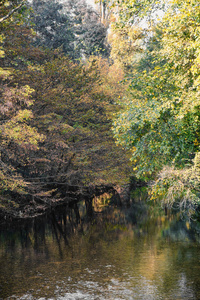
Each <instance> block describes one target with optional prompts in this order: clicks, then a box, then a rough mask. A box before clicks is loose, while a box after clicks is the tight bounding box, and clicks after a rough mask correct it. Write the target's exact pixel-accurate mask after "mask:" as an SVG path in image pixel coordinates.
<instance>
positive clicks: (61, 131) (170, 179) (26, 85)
mask: <svg viewBox="0 0 200 300" xmlns="http://www.w3.org/2000/svg"><path fill="white" fill-rule="evenodd" d="M96 3H97V5H98V6H97V7H98V8H99V11H98V10H94V9H93V8H92V7H90V6H88V5H87V3H86V2H85V1H84V0H73V1H72V0H67V1H64V2H63V1H62V2H61V1H56V0H51V1H46V0H42V1H38V0H35V1H31V2H29V1H19V0H12V1H8V0H3V1H1V3H0V30H1V31H0V61H1V66H0V85H1V92H0V93H1V98H0V99H1V100H0V101H1V102H0V114H1V123H0V138H1V146H0V147H1V149H0V150H1V151H0V179H1V183H0V190H1V193H0V197H1V199H0V205H1V208H2V209H6V210H7V211H8V209H9V208H13V207H14V208H18V210H20V211H21V212H22V211H23V207H24V205H25V203H26V204H27V203H28V205H29V206H28V209H26V213H27V214H29V215H30V214H31V211H32V210H33V211H34V209H35V207H36V206H38V205H40V206H41V207H42V205H47V204H48V205H52V201H53V202H54V203H56V202H59V201H60V200H61V199H65V198H67V197H68V198H69V197H70V196H71V197H72V196H73V195H75V196H76V197H78V195H80V194H81V192H82V193H83V191H87V193H89V191H90V190H92V187H93V188H94V187H102V186H104V187H105V186H107V187H111V186H118V185H124V184H125V183H127V182H129V178H130V177H131V176H132V175H134V177H136V178H138V179H142V180H144V181H147V182H150V183H151V184H150V192H149V194H150V198H151V200H152V201H154V202H157V201H158V202H159V203H162V204H163V205H164V206H168V207H174V206H176V207H178V208H179V209H180V210H181V211H184V212H187V213H188V214H190V215H192V214H193V213H194V212H195V211H197V210H198V207H199V199H200V187H199V180H200V177H199V176H200V175H199V173H200V154H199V153H200V151H199V146H200V87H199V86H200V5H199V1H198V0H187V1H181V0H170V1H157V0H142V1H138V0H118V1H116V0H107V1H106V0H99V1H96ZM108 29H109V30H108ZM129 159H130V163H129ZM130 164H131V166H132V167H131V168H130ZM73 193H74V194H73ZM91 195H92V194H91ZM91 195H90V196H91ZM24 212H25V211H24Z"/></svg>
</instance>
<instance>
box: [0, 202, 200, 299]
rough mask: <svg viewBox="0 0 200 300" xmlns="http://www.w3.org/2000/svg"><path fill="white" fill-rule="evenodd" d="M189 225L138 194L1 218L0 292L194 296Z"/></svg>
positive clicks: (195, 251) (199, 279)
mask: <svg viewBox="0 0 200 300" xmlns="http://www.w3.org/2000/svg"><path fill="white" fill-rule="evenodd" d="M195 226H196V225H195ZM193 227H194V225H192V224H190V223H189V222H188V221H184V220H183V219H182V218H178V217H177V216H175V215H173V214H171V215H168V216H166V215H164V213H163V212H162V211H161V212H160V211H159V210H156V209H153V208H152V207H149V206H148V205H146V204H145V203H143V202H140V201H139V202H134V201H133V203H132V204H131V207H130V208H119V207H114V206H109V207H107V208H105V207H101V206H99V207H95V211H94V213H93V215H91V214H90V215H88V214H87V213H86V209H85V206H84V204H83V203H80V204H79V205H78V206H76V207H74V208H70V207H67V206H61V207H59V208H58V209H57V210H55V211H53V212H52V214H49V215H46V216H43V217H40V218H37V219H32V220H28V221H24V222H15V224H14V225H13V224H12V226H11V225H9V226H8V225H6V226H4V225H1V232H0V299H40V300H44V299H59V300H64V299H69V300H72V299H73V300H74V299H76V300H77V299H89V300H94V299H113V300H118V299H141V300H145V299H146V300H151V299H152V300H156V299H164V300H167V299H170V300H173V299H187V300H189V299H200V244H199V243H200V238H199V234H198V230H196V229H194V228H193Z"/></svg>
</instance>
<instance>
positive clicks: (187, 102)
mask: <svg viewBox="0 0 200 300" xmlns="http://www.w3.org/2000/svg"><path fill="white" fill-rule="evenodd" d="M197 2H198V1H192V2H187V3H184V4H183V3H182V2H181V1H173V3H172V5H171V6H170V7H169V9H168V11H167V12H166V14H165V16H164V17H163V20H162V21H161V22H160V23H159V24H158V26H157V27H155V29H154V35H153V36H152V38H151V40H150V43H149V47H148V49H147V52H146V53H145V54H144V56H143V58H142V59H141V60H140V62H139V63H138V66H137V67H135V69H134V72H133V74H132V76H131V77H130V78H129V79H130V82H131V83H130V87H129V90H130V93H129V95H128V96H127V98H126V99H124V110H122V112H121V113H120V114H119V115H118V118H117V119H116V121H115V123H114V133H115V137H116V139H117V141H118V142H119V143H120V144H121V145H123V146H124V147H126V148H129V149H131V150H132V153H133V154H132V161H133V163H134V165H135V166H134V169H135V172H136V174H137V175H138V176H147V175H150V174H152V173H153V174H155V172H157V171H158V170H160V169H161V168H162V167H163V165H168V164H169V165H170V164H172V163H175V165H178V166H179V167H180V166H182V167H183V166H184V165H185V163H187V162H188V160H190V159H191V158H193V157H194V154H195V153H196V152H197V151H199V134H200V132H199V88H198V82H199V72H198V70H199V68H198V64H199V50H198V49H199V39H198V35H199V21H200V20H199V10H198V9H197V8H198V3H197ZM158 28H159V29H158ZM153 44H154V47H152V46H153ZM174 44H176V47H174Z"/></svg>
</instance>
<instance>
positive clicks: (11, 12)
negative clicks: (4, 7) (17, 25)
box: [0, 0, 26, 23]
mask: <svg viewBox="0 0 200 300" xmlns="http://www.w3.org/2000/svg"><path fill="white" fill-rule="evenodd" d="M25 2H26V0H23V1H22V3H21V4H19V5H18V6H17V7H15V8H14V9H12V10H11V11H10V12H9V13H8V14H7V15H6V16H4V17H3V18H1V19H0V23H2V22H4V21H5V20H6V19H8V18H10V16H11V15H12V14H14V13H15V12H16V11H17V10H19V9H20V8H21V7H22V5H23V4H24V3H25Z"/></svg>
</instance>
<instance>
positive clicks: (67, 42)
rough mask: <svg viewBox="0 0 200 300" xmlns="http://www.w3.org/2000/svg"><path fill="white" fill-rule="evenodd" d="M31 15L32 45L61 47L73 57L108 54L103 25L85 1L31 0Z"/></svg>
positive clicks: (52, 47)
mask: <svg viewBox="0 0 200 300" xmlns="http://www.w3.org/2000/svg"><path fill="white" fill-rule="evenodd" d="M32 8H33V13H32V14H31V17H32V21H33V23H34V27H33V28H34V30H35V31H36V33H37V35H36V45H38V46H42V45H43V46H45V47H47V48H50V49H58V48H60V49H62V50H63V52H64V53H65V54H67V55H69V56H70V57H71V58H73V59H79V58H82V57H83V56H89V55H91V54H92V53H93V54H94V53H96V54H97V53H99V54H101V55H104V56H106V55H108V53H109V47H108V45H107V44H106V34H107V28H106V27H105V26H104V25H103V24H101V23H100V22H99V16H98V14H97V13H96V12H95V10H94V9H93V8H92V7H89V6H88V5H87V4H86V1H85V0H73V1H71V0H68V1H67V2H66V3H63V4H61V3H60V2H58V1H57V0H51V1H45V0H43V1H33V3H32Z"/></svg>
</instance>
